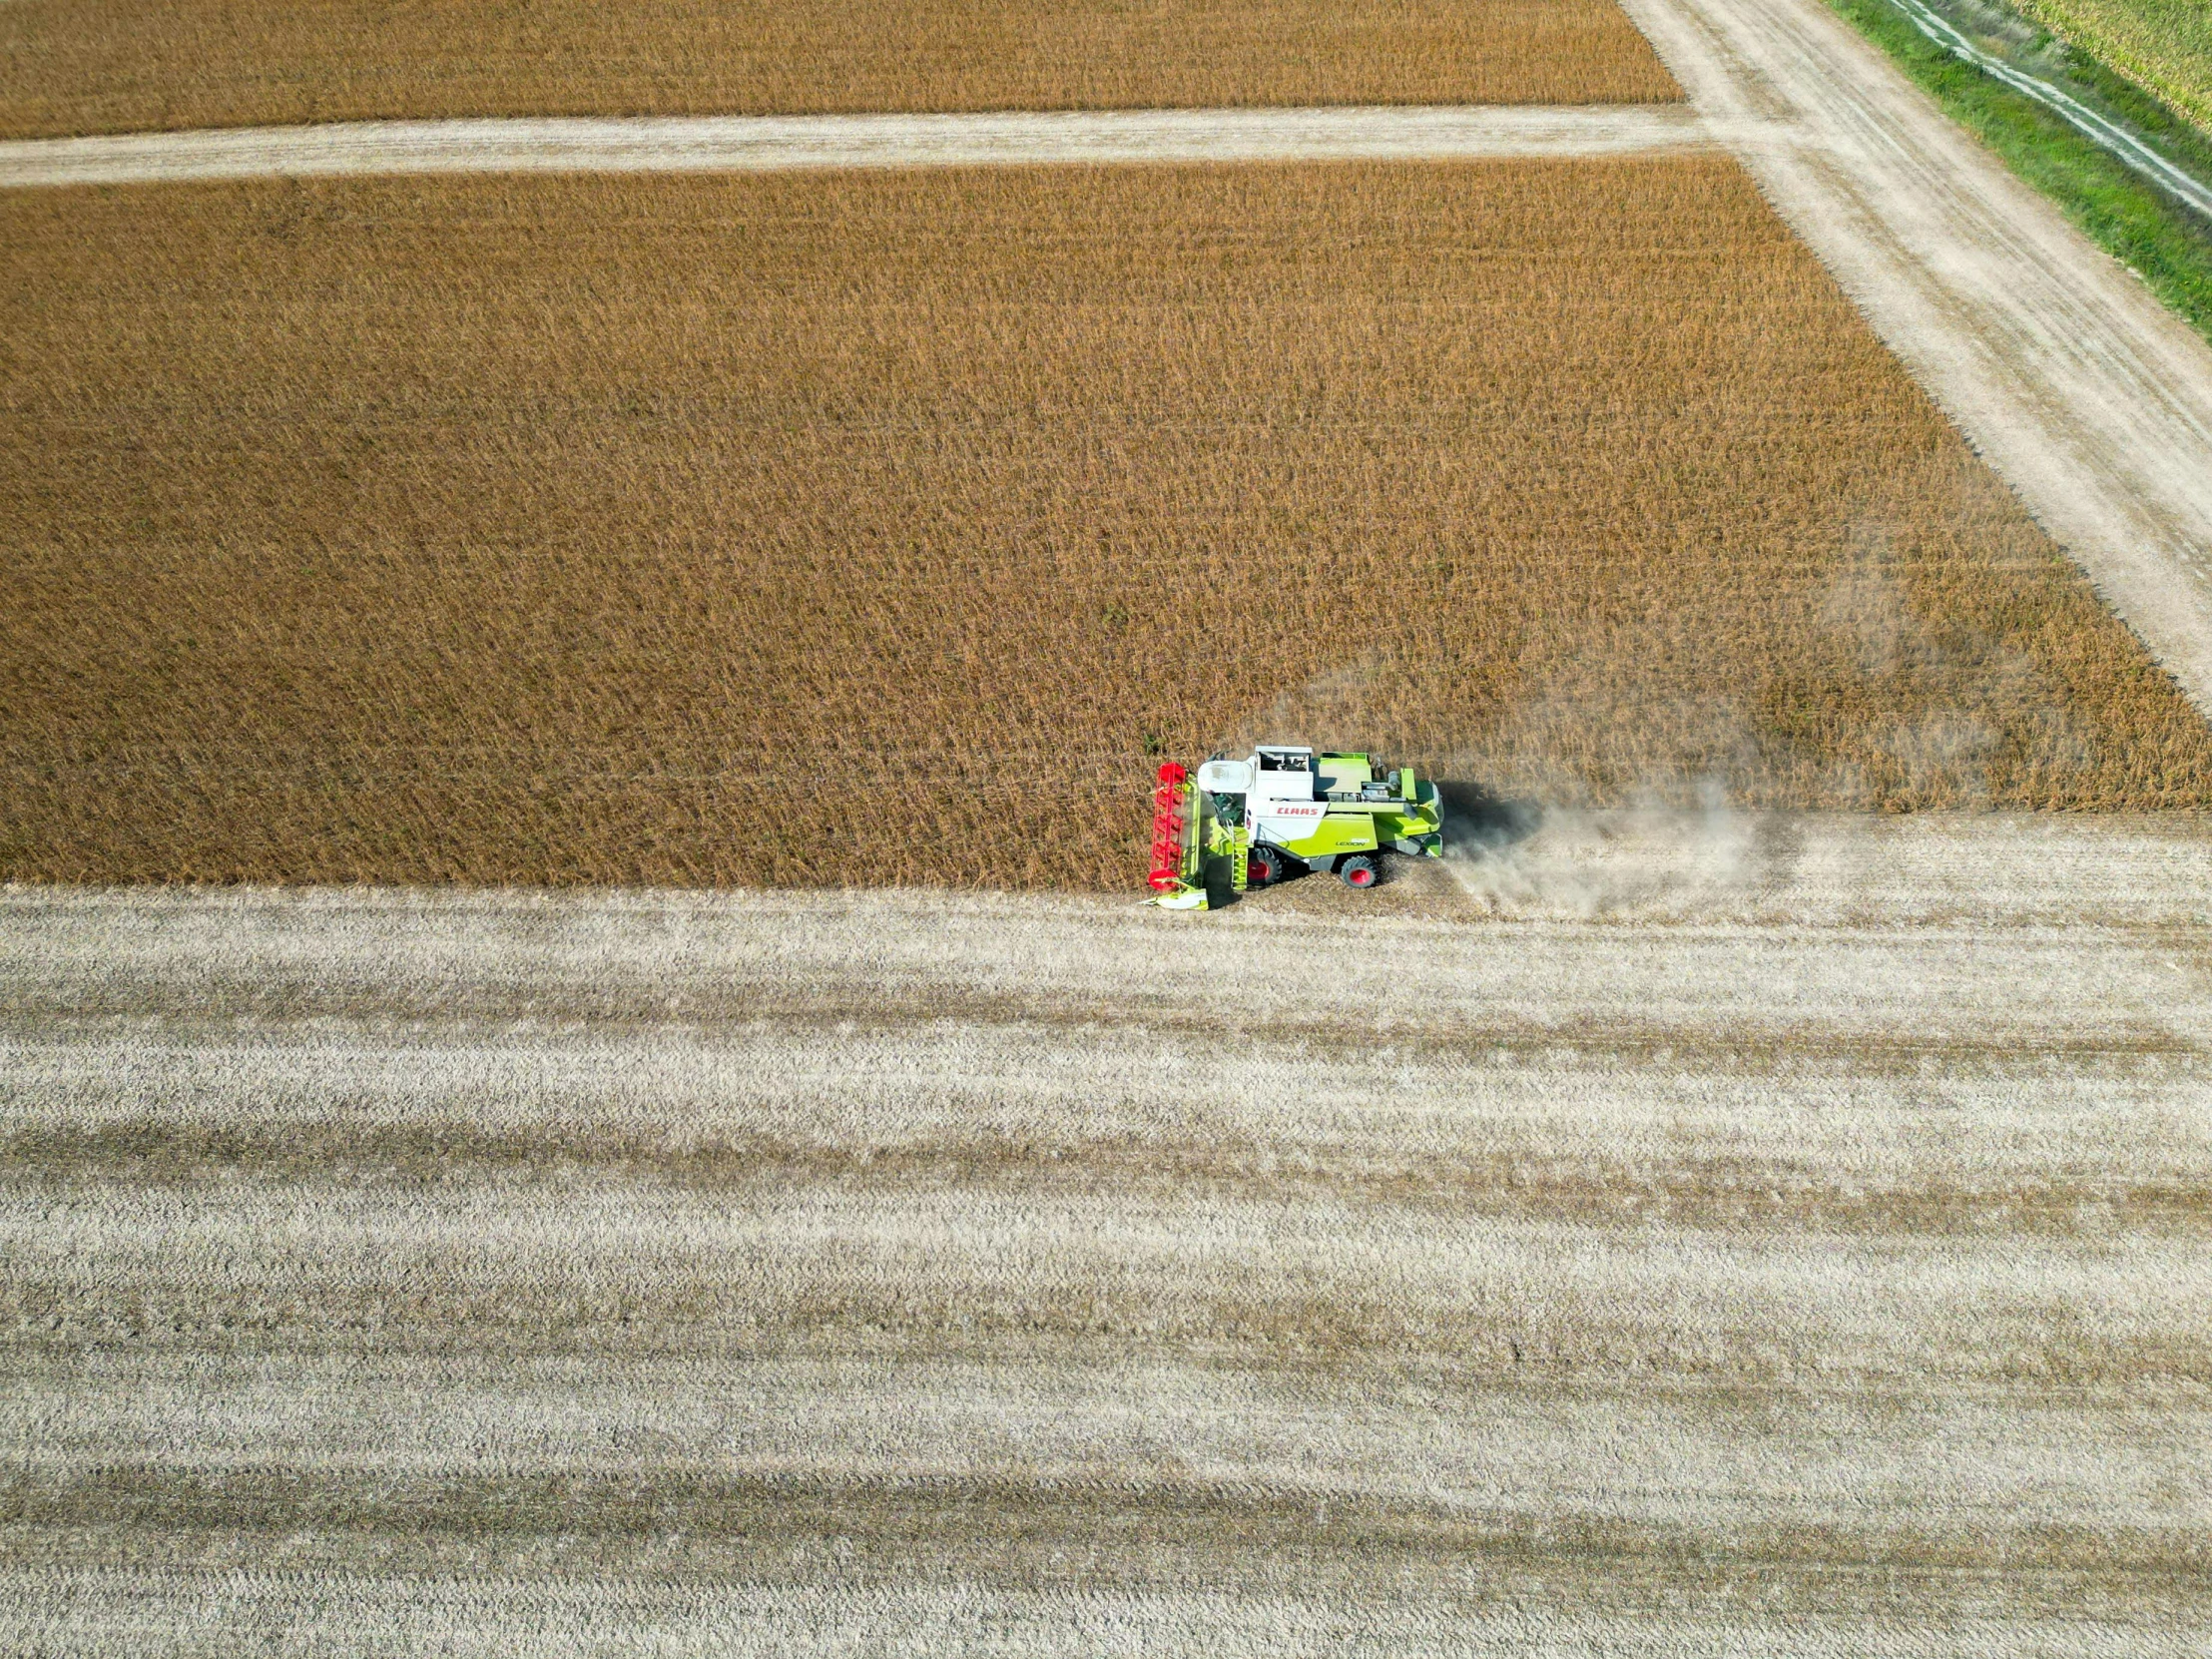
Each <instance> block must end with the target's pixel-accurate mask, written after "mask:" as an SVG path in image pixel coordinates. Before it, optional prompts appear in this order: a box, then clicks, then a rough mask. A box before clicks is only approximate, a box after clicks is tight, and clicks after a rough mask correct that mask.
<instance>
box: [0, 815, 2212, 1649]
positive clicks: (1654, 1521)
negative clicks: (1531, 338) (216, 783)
mask: <svg viewBox="0 0 2212 1659" xmlns="http://www.w3.org/2000/svg"><path fill="white" fill-rule="evenodd" d="M1423 873H1424V874H1425V875H1427V876H1429V877H1431V878H1432V879H1431V880H1430V881H1427V882H1422V881H1407V882H1405V883H1402V884H1399V885H1396V886H1392V887H1385V888H1384V889H1383V891H1382V892H1380V893H1376V894H1372V895H1353V894H1349V893H1347V892H1346V891H1345V890H1344V889H1343V888H1341V887H1338V886H1336V885H1335V884H1334V883H1327V884H1325V883H1320V882H1314V883H1309V884H1305V885H1306V887H1307V890H1305V891H1303V892H1302V891H1301V890H1300V889H1299V888H1298V887H1292V888H1285V889H1283V890H1281V891H1279V892H1276V893H1271V894H1265V895H1262V896H1260V897H1259V898H1256V899H1254V900H1253V901H1251V902H1250V903H1248V904H1246V905H1242V906H1240V907H1238V908H1237V909H1235V910H1231V911H1228V912H1224V913H1221V914H1217V915H1212V916H1169V915H1164V914H1162V913H1161V912H1158V911H1152V910H1143V909H1140V908H1138V907H1136V906H1135V905H1133V904H1130V903H1127V902H1124V901H1117V900H1112V899H1099V898H1028V899H1024V898H1015V897H991V896H983V895H960V896H950V895H944V894H931V893H913V892H907V893H895V892H894V893H871V894H836V893H830V894H799V893H789V892H785V893H754V894H727V893H725V894H709V893H638V892H627V893H626V892H615V893H608V892H598V893H588V892H587V893H550V894H549V893H496V892H495V893H453V892H440V893H426V892H419V891H417V892H407V891H362V890H358V889H356V890H322V891H305V892H271V891H254V890H229V891H200V892H179V891H165V890H143V889H142V890H138V891H112V892H99V891H85V890H67V889H54V888H44V889H14V890H11V891H7V892H4V893H0V1251H4V1252H5V1257H6V1260H7V1262H8V1269H9V1271H8V1273H7V1275H6V1276H5V1284H4V1285H0V1436H4V1437H5V1439H6V1442H7V1443H8V1444H9V1445H10V1446H12V1447H14V1448H16V1455H15V1456H14V1458H13V1459H12V1461H11V1465H10V1467H9V1468H8V1469H7V1470H5V1471H4V1473H0V1500H4V1501H5V1502H6V1504H7V1507H8V1513H9V1516H10V1527H11V1530H10V1552H9V1560H8V1562H7V1564H6V1566H5V1567H4V1568H0V1647H4V1648H7V1649H8V1650H10V1651H26V1652H29V1651H37V1652H43V1653H53V1654H67V1653H79V1652H82V1653H94V1652H113V1651H116V1650H118V1649H128V1648H142V1647H143V1648H147V1649H158V1650H160V1651H164V1652H208V1653H211V1654H214V1653H234V1652H238V1651H242V1650H245V1649H250V1648H255V1647H258V1646H266V1645H269V1644H271V1643H273V1642H277V1641H278V1640H279V1638H281V1640H282V1641H284V1642H288V1643H289V1644H291V1645H294V1646H296V1645H299V1644H301V1643H306V1644H307V1645H310V1646H314V1647H316V1648H317V1649H318V1650H319V1649H327V1650H329V1651H333V1652H335V1651H346V1652H356V1651H357V1652H363V1653H367V1652H374V1653H379V1654H404V1653H412V1652H430V1651H435V1652H440V1653H455V1652H463V1653H475V1652H486V1653H490V1652H511V1651H513V1648H514V1646H515V1644H516V1633H517V1632H518V1631H520V1632H523V1633H524V1639H523V1641H522V1645H523V1646H525V1647H531V1646H536V1647H541V1648H548V1649H552V1648H558V1649H560V1650H562V1651H574V1650H577V1649H579V1648H581V1647H583V1646H586V1645H589V1644H588V1643H587V1642H586V1641H585V1640H584V1639H583V1638H582V1637H581V1636H579V1635H578V1634H577V1633H578V1632H580V1631H581V1632H596V1631H609V1632H619V1633H620V1634H621V1637H622V1639H623V1641H624V1642H625V1643H627V1644H629V1645H631V1646H653V1645H656V1644H658V1645H661V1646H665V1647H668V1648H671V1649H675V1648H685V1649H697V1648H703V1647H709V1646H712V1647H715V1648H716V1649H717V1651H728V1652H733V1653H739V1652H761V1653H779V1654H805V1653H818V1652H819V1653H830V1652H850V1651H853V1650H855V1649H860V1648H869V1647H871V1646H882V1645H890V1644H889V1640H888V1639H889V1638H890V1637H891V1636H892V1635H897V1636H900V1637H902V1638H903V1639H904V1641H905V1643H906V1645H910V1646H912V1647H915V1648H917V1649H921V1648H927V1649H931V1650H944V1651H954V1650H964V1649H968V1648H974V1647H980V1646H984V1645H988V1646H989V1647H990V1649H991V1651H993V1652H1003V1653H1019V1654H1042V1653H1072V1652H1096V1651H1099V1650H1100V1649H1101V1648H1104V1647H1109V1646H1113V1645H1116V1644H1117V1643H1118V1644H1120V1645H1124V1646H1125V1645H1127V1643H1128V1640H1129V1633H1130V1632H1131V1631H1138V1632H1141V1633H1142V1637H1143V1645H1145V1646H1147V1647H1150V1648H1155V1649H1158V1650H1161V1651H1171V1650H1172V1651H1182V1650H1187V1649H1190V1648H1193V1647H1197V1646H1200V1645H1204V1646H1206V1647H1208V1648H1209V1649H1211V1650H1212V1651H1214V1652H1216V1653H1219V1654H1221V1655H1223V1656H1224V1659H1235V1656H1241V1655H1247V1654H1250V1655H1260V1654H1270V1653H1280V1652H1283V1651H1285V1650H1286V1649H1296V1650H1297V1651H1300V1652H1305V1653H1352V1652H1358V1653H1363V1654H1380V1653H1400V1652H1402V1653H1422V1654H1433V1653H1489V1652H1498V1653H1507V1652H1509V1653H1525V1652H1528V1651H1530V1640H1529V1638H1530V1632H1531V1624H1530V1620H1531V1619H1532V1618H1535V1617H1537V1616H1538V1615H1537V1614H1535V1613H1532V1612H1531V1609H1532V1608H1533V1609H1540V1620H1541V1632H1542V1634H1544V1636H1545V1637H1546V1642H1545V1644H1544V1646H1543V1651H1547V1652H1552V1651H1556V1652H1561V1653H1565V1652H1577V1653H1579V1652H1586V1651H1587V1652H1595V1651H1599V1650H1603V1651H1613V1650H1614V1649H1616V1648H1622V1649H1626V1648H1633V1649H1634V1650H1635V1651H1637V1652H1643V1653H1652V1654H1669V1653H1699V1654H1708V1653H1714V1652H1720V1651H1731V1652H1733V1651H1739V1650H1740V1651H1758V1652H1766V1651H1790V1652H1793V1653H1812V1654H1830V1653H1833V1654H1838V1655H1842V1654H1847V1653H1864V1652H1868V1651H1874V1650H1879V1651H1883V1652H1895V1653H1940V1652H1956V1651H1958V1650H1959V1649H1958V1632H1959V1630H1960V1629H1962V1628H1964V1629H1970V1630H1971V1631H1973V1632H1974V1636H1975V1640H1976V1642H1978V1643H1979V1644H1980V1646H1979V1647H1977V1648H1975V1651H1982V1650H1984V1649H1985V1650H1986V1651H1989V1652H2010V1651H2017V1650H2022V1649H2025V1648H2028V1647H2032V1646H2033V1645H2034V1643H2035V1642H2036V1641H2038V1640H2048V1639H2049V1636H2050V1632H2051V1631H2052V1630H2053V1629H2057V1630H2060V1631H2062V1632H2063V1633H2064V1635H2065V1638H2066V1640H2067V1641H2068V1642H2069V1643H2071V1644H2073V1645H2075V1646H2077V1647H2079V1648H2082V1649H2086V1650H2095V1651H2110V1652H2127V1653H2139V1654H2166V1653H2173V1654H2179V1653H2182V1652H2189V1651H2194V1649H2193V1647H2192V1646H2191V1643H2192V1641H2193V1639H2194V1638H2195V1636H2197V1635H2200V1634H2201V1632H2202V1631H2203V1630H2204V1629H2205V1627H2206V1619H2207V1618H2208V1616H2212V1599H2208V1590H2207V1585H2206V1580H2205V1578H2204V1575H2203V1572H2202V1566H2201V1562H2202V1554H2203V1539H2204V1537H2205V1534H2206V1528H2207V1526H2208V1525H2212V1481H2208V1479H2207V1475H2206V1470H2207V1469H2208V1468H2212V1411H2208V1409H2207V1402H2206V1394H2205V1389H2204V1379H2205V1377H2206V1376H2207V1375H2208V1367H2212V1207H2208V1205H2207V1202H2206V1198H2207V1194H2208V1192H2212V1119H2208V1117H2207V1115H2206V1113H2205V1112H2204V1110H2203V1107H2204V1105H2205V1102H2206V1100H2207V1098H2208V1093H2212V926H2208V916H2207V908H2206V906H2207V898H2206V895H2207V893H2208V892H2212V836H2208V834H2207V830H2206V827H2205V826H2202V825H2190V824H2175V823H2170V822H2169V823H2159V822H2156V821H2139V822H2135V823H2131V824H2130V823H2117V824H2116V823H2110V822H2100V823H2085V822H2080V821H2074V822H2067V821H2054V820H2050V819H2042V820H2032V819H1972V820H1963V821H1947V822H1946V821H1943V820H1936V819H1924V820H1918V821H1910V822H1907V823H1903V824H1897V823H1882V822H1876V821H1833V820H1832V821H1822V820H1794V819H1780V818H1777V819H1765V820H1756V819H1755V820H1745V819H1731V818H1713V819H1698V818H1675V817H1668V816H1664V815H1656V816H1653V817H1650V818H1647V819H1637V818H1635V817H1633V816H1628V817H1623V816H1619V815H1616V816H1613V817H1610V818H1606V819H1590V820H1580V821H1578V820H1575V819H1572V818H1567V817H1561V818H1558V819H1556V820H1554V821H1552V822H1551V823H1550V824H1548V825H1547V826H1546V828H1545V829H1544V830H1542V831H1540V832H1539V833H1538V834H1537V835H1536V836H1534V837H1532V838H1531V839H1529V840H1527V841H1524V842H1522V843H1521V844H1520V845H1519V846H1517V847H1516V848H1514V849H1513V850H1512V851H1511V852H1510V853H1509V854H1508V855H1505V856H1503V857H1501V858H1499V859H1497V860H1495V861H1494V862H1492V861H1472V862H1468V863H1466V864H1464V865H1458V866H1455V868H1451V869H1438V868H1435V867H1433V866H1427V867H1425V868H1424V871H1423ZM1454 873H1456V874H1457V875H1460V876H1463V877H1464V878H1465V880H1464V882H1463V883H1462V882H1460V881H1455V880H1453V879H1452V877H1453V875H1454ZM1378 905H1380V906H1381V908H1380V909H1379V908H1377V906H1378ZM1493 905H1494V906H1496V909H1494V910H1493V909H1492V908H1491V907H1492V906H1493ZM1355 906H1358V907H1359V908H1357V909H1356V908H1355ZM1354 914H1359V915H1361V916H1362V918H1363V919H1362V920H1361V921H1360V922H1359V923H1358V925H1348V922H1347V918H1348V917H1350V916H1351V915H1354ZM2083 921H2086V922H2090V923H2093V925H2078V924H2076V925H2067V923H2069V922H2074V923H2078V922H2083ZM1163 1079H1172V1080H1173V1082H1172V1086H1164V1085H1163ZM1754 1583H1755V1584H1756V1585H1757V1587H1758V1593H1757V1594H1756V1595H1753V1594H1747V1593H1745V1586H1746V1585H1747V1584H1754ZM1194 1585H1196V1586H1203V1587H1204V1593H1203V1594H1202V1595H1201V1594H1195V1593H1193V1591H1192V1588H1191V1587H1192V1586H1194ZM739 1632H742V1635H739V1634H736V1633H739Z"/></svg>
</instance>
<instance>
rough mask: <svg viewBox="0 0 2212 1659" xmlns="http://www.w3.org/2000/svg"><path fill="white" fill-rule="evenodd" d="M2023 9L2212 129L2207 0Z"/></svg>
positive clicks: (2121, 0) (2087, 2)
mask: <svg viewBox="0 0 2212 1659" xmlns="http://www.w3.org/2000/svg"><path fill="white" fill-rule="evenodd" d="M2019 4H2020V10H2022V11H2023V12H2025V13H2026V14H2027V15H2028V16H2029V17H2031V18H2033V19H2034V20H2035V21H2036V22H2037V23H2040V24H2042V25H2043V26H2044V27H2045V28H2047V29H2050V30H2052V31H2054V32H2055V33H2057V34H2059V35H2062V36H2063V37H2064V38H2065V39H2067V40H2068V41H2071V42H2072V43H2073V44H2074V45H2075V46H2078V47H2079V48H2081V50H2082V51H2084V52H2087V53H2089V54H2091V55H2092V56H2094V57H2097V58H2099V59H2102V60H2103V61H2104V62H2105V63H2107V64H2110V65H2111V66H2112V67H2113V68H2114V69H2116V70H2118V71H2119V72H2120V73H2121V74H2123V75H2126V76H2128V77H2130V78H2131V79H2133V80H2135V81H2139V82H2140V83H2142V85H2144V86H2146V87H2149V88H2150V89H2151V91H2153V92H2155V93H2157V94H2158V95H2159V96H2160V97H2161V98H2164V99H2166V100H2167V101H2168V102H2169V103H2171V104H2172V105H2173V106H2174V107H2175V108H2176V109H2178V110H2181V111H2182V112H2184V113H2185V114H2187V115H2188V116H2189V118H2190V119H2191V120H2193V121H2195V122H2196V123H2197V125H2198V126H2200V127H2205V128H2212V6H2207V5H2206V4H2205V3H2204V0H2019Z"/></svg>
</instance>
